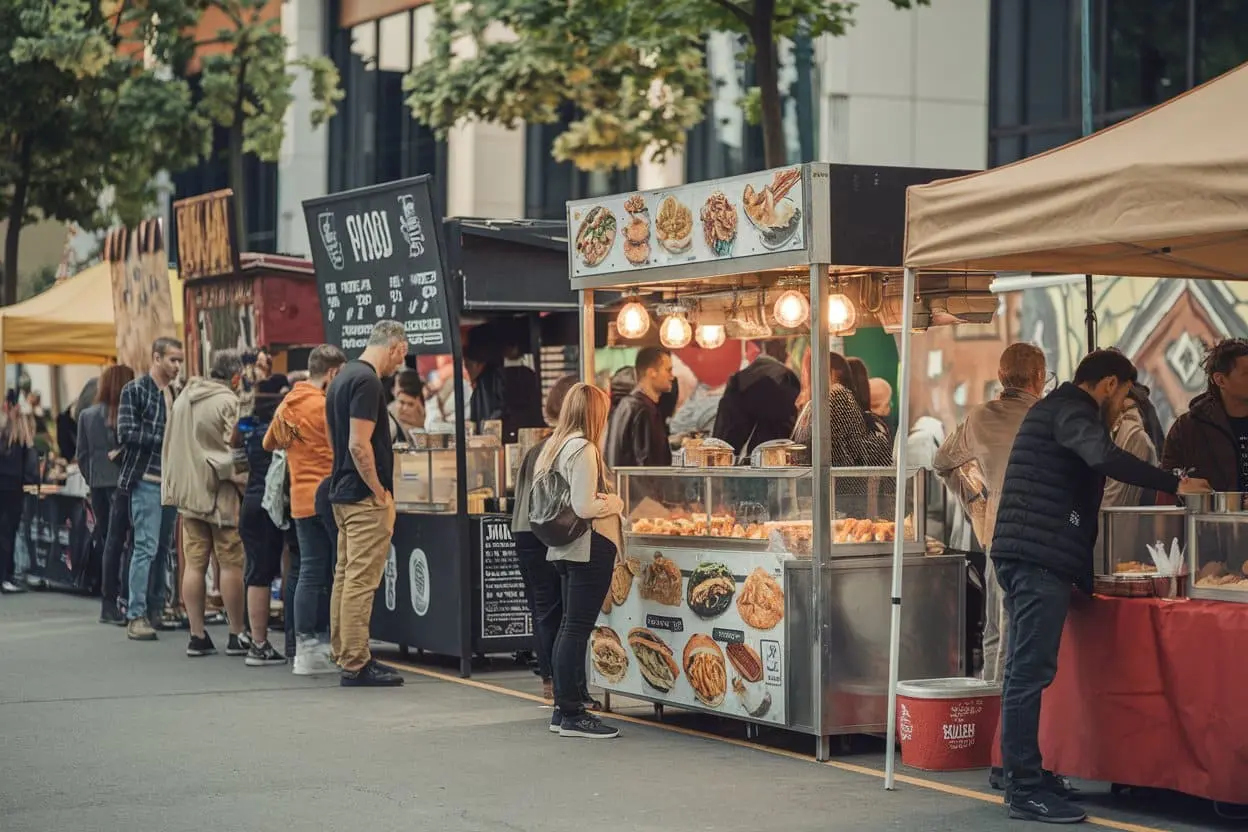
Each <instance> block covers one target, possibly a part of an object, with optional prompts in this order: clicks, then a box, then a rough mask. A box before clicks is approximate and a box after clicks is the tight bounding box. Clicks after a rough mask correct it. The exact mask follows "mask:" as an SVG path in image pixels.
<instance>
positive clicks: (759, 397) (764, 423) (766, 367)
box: [711, 338, 802, 458]
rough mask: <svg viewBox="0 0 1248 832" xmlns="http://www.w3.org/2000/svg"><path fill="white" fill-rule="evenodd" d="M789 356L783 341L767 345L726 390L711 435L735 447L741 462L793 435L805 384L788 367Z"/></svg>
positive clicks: (768, 342) (769, 341) (730, 381)
mask: <svg viewBox="0 0 1248 832" xmlns="http://www.w3.org/2000/svg"><path fill="white" fill-rule="evenodd" d="M788 356H789V352H788V347H786V346H785V342H784V339H783V338H772V339H769V340H767V341H764V342H763V344H762V352H760V353H759V355H758V357H757V358H755V359H754V360H753V361H752V362H750V365H749V366H748V367H745V368H743V369H741V370H738V371H737V372H735V373H733V374H732V377H731V378H729V379H728V384H727V386H725V387H724V395H723V397H722V398H721V399H720V400H719V410H718V411H717V412H716V414H715V427H714V428H713V429H712V431H711V435H712V436H714V437H715V438H716V439H722V440H723V441H725V442H727V443H728V444H729V445H731V446H732V447H733V449H734V450H735V451H736V452H737V455H738V457H739V458H745V457H748V456H749V455H750V451H752V450H754V448H755V447H757V446H758V445H761V444H763V443H764V442H770V441H771V440H773V439H788V438H789V436H790V435H791V434H792V433H793V427H794V425H795V424H796V422H797V399H798V396H800V395H801V393H802V383H801V381H800V380H799V379H798V377H797V373H795V372H793V371H792V370H790V369H789V367H788V365H787V364H786V363H785V362H786V361H787V360H788Z"/></svg>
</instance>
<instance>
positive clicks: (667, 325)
mask: <svg viewBox="0 0 1248 832" xmlns="http://www.w3.org/2000/svg"><path fill="white" fill-rule="evenodd" d="M691 340H693V327H692V326H690V325H689V321H688V320H686V319H685V316H684V314H676V315H668V316H667V317H666V318H664V319H663V323H661V324H659V343H661V344H662V345H663V346H665V347H667V348H668V349H669V350H678V349H680V348H681V347H687V346H689V342H690V341H691Z"/></svg>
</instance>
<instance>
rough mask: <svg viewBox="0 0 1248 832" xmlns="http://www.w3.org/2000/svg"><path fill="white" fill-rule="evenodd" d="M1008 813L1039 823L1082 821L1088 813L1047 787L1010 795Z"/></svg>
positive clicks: (1019, 818)
mask: <svg viewBox="0 0 1248 832" xmlns="http://www.w3.org/2000/svg"><path fill="white" fill-rule="evenodd" d="M1008 805H1009V807H1010V811H1009V815H1010V817H1011V818H1014V819H1015V820H1030V821H1037V822H1039V823H1053V824H1070V823H1083V821H1085V820H1087V818H1088V813H1087V812H1085V811H1083V810H1082V809H1080V808H1079V807H1078V806H1076V805H1075V804H1073V803H1071V802H1070V801H1069V800H1066V799H1065V798H1062V797H1058V796H1057V795H1056V794H1054V793H1053V792H1051V791H1049V790H1048V789H1043V788H1042V789H1036V790H1035V791H1032V792H1024V793H1018V792H1014V793H1012V794H1011V795H1010V801H1009V804H1008Z"/></svg>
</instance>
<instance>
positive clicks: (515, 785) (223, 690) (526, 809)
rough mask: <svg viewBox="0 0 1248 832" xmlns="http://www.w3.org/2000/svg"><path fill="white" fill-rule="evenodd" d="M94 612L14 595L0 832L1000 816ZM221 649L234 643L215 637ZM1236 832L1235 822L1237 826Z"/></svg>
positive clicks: (966, 828)
mask: <svg viewBox="0 0 1248 832" xmlns="http://www.w3.org/2000/svg"><path fill="white" fill-rule="evenodd" d="M97 609H98V605H97V603H96V602H93V601H89V600H85V599H79V598H73V597H69V596H64V595H57V594H51V593H32V594H28V595H25V596H13V597H0V657H2V664H0V668H2V669H0V747H2V748H3V751H2V752H0V829H2V830H4V832H78V831H79V830H82V832H112V831H113V830H117V832H132V830H160V831H161V832H183V831H184V830H185V832H191V831H192V830H194V832H202V830H204V829H208V828H212V829H220V830H229V831H230V832H250V830H256V832H260V830H264V831H265V832H269V830H281V831H282V832H300V830H316V831H317V832H332V831H333V830H344V832H345V830H351V832H356V830H361V829H370V830H379V832H388V830H430V831H431V832H433V830H437V832H444V831H445V832H460V831H461V830H472V831H473V832H494V830H498V832H504V830H506V831H507V832H564V830H568V832H573V830H575V832H616V830H619V832H652V831H653V832H657V831H658V830H673V829H680V830H687V831H688V832H696V830H717V832H731V831H732V830H742V831H743V832H745V831H746V830H748V831H749V832H756V830H764V829H773V830H785V832H805V830H811V832H814V830H818V832H836V831H837V830H846V831H847V832H848V830H884V829H889V830H914V832H939V831H940V830H950V832H953V830H957V832H977V830H996V829H1007V828H1017V827H1022V828H1023V829H1029V828H1031V827H1029V826H1027V825H1025V824H1022V823H1020V822H1017V821H1007V820H1006V819H1005V815H1004V810H1003V808H1002V807H1001V805H1000V803H999V798H994V797H993V796H991V795H988V794H986V793H985V792H986V790H985V789H983V788H981V786H982V783H983V774H982V773H974V774H962V775H956V776H949V777H943V778H939V779H932V778H931V776H930V775H921V774H920V773H919V772H906V774H907V775H908V776H910V777H913V778H915V779H914V780H913V781H912V782H906V783H902V784H901V787H900V788H899V790H897V791H895V792H891V793H888V792H885V791H883V788H882V781H881V780H880V779H879V777H878V775H876V774H875V773H874V772H875V771H876V770H878V768H879V767H880V764H881V760H882V755H881V754H880V753H879V748H878V744H876V745H875V746H873V745H872V744H871V742H870V741H866V743H865V744H863V743H859V744H858V745H859V746H862V747H858V748H850V749H849V750H848V751H847V752H846V753H843V754H842V755H841V756H838V758H837V759H836V760H834V761H833V765H819V764H816V763H814V762H813V761H812V760H810V759H808V758H807V757H805V756H803V755H805V753H806V751H808V748H807V747H806V746H807V745H808V743H805V742H802V743H787V744H789V745H790V750H784V749H783V748H782V746H784V745H786V740H785V739H784V738H777V739H773V740H772V741H771V742H772V745H773V747H772V748H767V749H757V748H751V747H747V746H746V744H745V743H744V742H742V741H740V740H735V741H732V740H725V739H722V738H716V737H711V736H705V735H703V734H702V733H700V732H701V731H704V730H708V729H709V730H710V731H717V730H718V731H720V732H721V733H727V734H728V735H729V736H731V734H732V730H731V727H728V728H724V727H723V726H717V725H716V724H715V723H707V722H706V721H705V720H701V719H699V718H692V717H691V718H687V719H682V718H681V717H679V716H678V717H676V718H675V719H674V720H673V722H674V725H670V724H669V725H665V726H655V725H653V724H644V720H645V719H648V718H649V716H650V712H649V709H646V708H628V709H626V710H625V714H626V715H628V716H630V718H629V719H628V721H626V722H624V723H623V724H622V729H623V735H622V736H621V737H620V738H619V739H618V740H612V741H597V742H595V741H588V740H570V739H559V738H558V737H555V736H553V735H551V734H550V733H549V732H547V730H546V720H547V719H548V715H549V712H548V711H547V710H545V709H543V708H541V707H539V706H538V705H537V704H536V703H535V702H534V701H532V699H531V698H530V697H531V695H532V694H533V693H534V692H536V684H535V682H534V680H533V676H532V675H531V674H529V673H527V672H526V671H522V670H516V669H515V668H514V665H511V664H510V663H498V665H497V666H495V667H492V668H483V669H482V672H481V673H479V674H477V675H476V676H474V679H473V683H472V684H462V683H460V682H459V681H457V680H450V679H447V678H442V677H441V676H440V674H441V673H442V672H443V671H441V670H440V669H439V668H437V667H425V668H422V669H420V670H419V671H418V672H413V673H411V674H409V675H408V680H407V685H406V687H404V688H400V689H395V690H344V689H340V688H339V687H338V686H337V680H336V678H332V677H331V678H325V677H321V678H315V679H304V678H296V677H294V676H292V675H291V674H290V672H289V668H248V667H245V666H244V665H243V663H242V660H241V659H231V658H227V657H225V656H224V655H220V656H215V657H210V658H205V659H189V658H187V657H186V656H185V655H184V653H183V650H184V648H185V638H186V636H185V634H184V633H168V634H162V638H161V640H160V641H159V642H157V643H154V644H148V643H132V642H128V641H127V640H126V639H125V635H124V632H123V631H122V630H120V629H117V628H113V627H108V626H103V625H100V624H97V623H96V622H95V615H96V610H97ZM216 633H220V636H219V637H216V641H217V643H218V647H220V646H221V645H222V644H223V643H224V641H225V636H224V630H223V628H217V629H216V630H215V631H214V635H215V634H216ZM1089 789H1090V795H1089V797H1090V800H1089V803H1090V810H1091V811H1092V813H1093V814H1094V815H1095V816H1097V818H1099V819H1101V820H1102V823H1101V824H1100V825H1101V827H1102V828H1104V827H1109V828H1117V829H1121V830H1126V832H1138V830H1145V829H1150V830H1151V829H1170V830H1176V832H1186V830H1198V829H1199V830H1204V829H1210V828H1212V827H1214V826H1215V825H1218V822H1217V819H1216V817H1215V816H1214V815H1213V814H1212V812H1211V810H1210V809H1209V808H1208V807H1207V806H1206V805H1205V804H1193V803H1190V802H1185V801H1175V800H1172V799H1164V800H1157V799H1154V800H1151V801H1150V802H1148V803H1138V802H1137V803H1131V804H1127V805H1123V804H1121V803H1119V802H1116V801H1114V800H1113V799H1111V798H1110V797H1109V795H1108V794H1107V793H1106V791H1105V789H1103V788H1102V789H1099V790H1098V789H1097V788H1096V787H1094V786H1093V787H1089ZM1225 828H1234V827H1231V826H1226V827H1225Z"/></svg>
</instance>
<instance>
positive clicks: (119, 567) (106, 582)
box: [91, 489, 130, 613]
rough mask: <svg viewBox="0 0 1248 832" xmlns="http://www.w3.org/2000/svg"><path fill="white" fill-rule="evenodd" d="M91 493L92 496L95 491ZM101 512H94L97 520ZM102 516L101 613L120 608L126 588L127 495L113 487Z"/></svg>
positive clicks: (97, 520) (126, 592)
mask: <svg viewBox="0 0 1248 832" xmlns="http://www.w3.org/2000/svg"><path fill="white" fill-rule="evenodd" d="M91 497H92V500H94V499H95V492H92V494H91ZM97 512H98V509H97ZM101 516H102V515H101V514H99V513H97V514H96V515H95V517H96V522H97V523H98V522H99V518H100V517H101ZM103 516H106V517H107V518H108V520H107V532H106V534H105V536H104V553H103V556H102V557H101V562H102V565H101V567H100V570H101V574H100V606H101V608H102V609H103V611H104V612H105V613H112V612H116V611H118V610H120V608H121V603H124V601H125V596H126V595H127V594H128V592H129V590H128V583H129V579H130V564H129V562H128V560H127V559H126V558H125V557H123V556H124V554H125V552H126V550H127V549H128V548H129V545H128V544H129V541H130V495H129V494H128V493H127V492H125V491H122V490H120V489H113V494H112V497H111V503H110V504H109V508H108V513H107V514H106V515H103ZM123 561H125V562H124V563H123Z"/></svg>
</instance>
